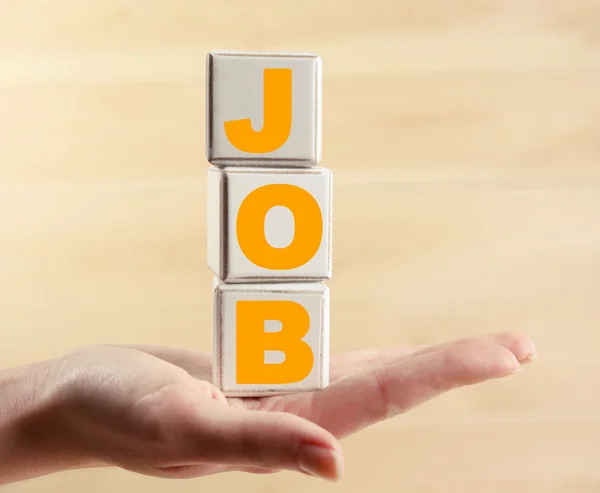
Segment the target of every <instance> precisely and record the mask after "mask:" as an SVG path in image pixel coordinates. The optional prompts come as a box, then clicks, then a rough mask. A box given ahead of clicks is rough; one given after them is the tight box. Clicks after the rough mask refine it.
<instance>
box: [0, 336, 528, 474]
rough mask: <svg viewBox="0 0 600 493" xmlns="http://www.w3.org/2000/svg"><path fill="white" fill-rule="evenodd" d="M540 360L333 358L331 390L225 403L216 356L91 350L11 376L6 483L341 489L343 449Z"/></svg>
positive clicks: (0, 447)
mask: <svg viewBox="0 0 600 493" xmlns="http://www.w3.org/2000/svg"><path fill="white" fill-rule="evenodd" d="M534 358H535V350H534V347H533V344H532V342H531V340H530V339H529V338H528V337H527V336H526V335H523V334H518V333H498V334H490V335H484V336H479V337H474V338H468V339H461V340H457V341H453V342H448V343H445V344H440V345H433V346H399V347H390V348H385V349H381V350H365V351H359V352H354V353H348V354H344V355H340V356H336V357H333V358H332V363H331V382H330V385H329V386H328V387H327V388H325V389H323V390H321V391H318V392H311V393H299V394H290V395H284V396H273V397H263V398H230V399H226V398H225V397H224V396H223V395H222V394H221V392H220V391H219V390H218V389H217V388H216V387H215V386H213V385H212V383H211V356H210V355H209V354H205V353H199V352H195V351H191V350H188V349H178V348H170V347H156V346H91V347H83V348H80V349H77V350H75V351H73V352H71V353H69V354H67V355H65V356H64V357H62V358H57V359H55V360H49V361H44V362H39V363H35V364H32V365H29V366H25V367H22V368H16V369H11V370H7V371H4V372H1V373H0V395H1V396H2V400H1V401H0V464H3V467H2V468H0V485H2V484H7V483H11V482H15V481H19V480H23V479H29V478H34V477H39V476H43V475H46V474H51V473H54V472H58V471H62V470H68V469H76V468H92V467H111V466H113V467H114V466H116V467H120V468H123V469H126V470H129V471H133V472H136V473H140V474H145V475H150V476H158V477H166V478H190V477H200V476H206V475H210V474H215V473H223V472H228V471H245V472H248V473H258V474H266V473H274V472H277V471H279V470H283V469H286V470H293V471H298V472H301V473H304V474H309V475H312V476H318V477H321V478H325V479H329V480H334V481H335V480H338V479H340V477H341V475H342V470H343V458H342V448H341V445H340V442H339V440H340V439H342V438H344V437H346V436H348V435H350V434H353V433H356V432H358V431H360V430H362V429H364V428H366V427H368V426H370V425H373V424H375V423H378V422H380V421H383V420H386V419H390V418H392V417H394V416H397V415H399V414H403V413H405V412H407V411H409V410H410V409H411V408H414V407H415V406H418V405H420V404H422V403H424V402H426V401H428V400H430V399H432V398H434V397H436V396H438V395H440V394H442V393H444V392H448V391H451V390H453V389H457V388H458V387H462V386H466V385H474V384H478V383H482V382H484V381H486V380H490V379H496V378H502V377H507V376H509V375H512V374H513V373H514V372H516V371H518V370H519V369H521V367H522V365H523V364H526V363H529V362H531V361H532V360H533V359H534Z"/></svg>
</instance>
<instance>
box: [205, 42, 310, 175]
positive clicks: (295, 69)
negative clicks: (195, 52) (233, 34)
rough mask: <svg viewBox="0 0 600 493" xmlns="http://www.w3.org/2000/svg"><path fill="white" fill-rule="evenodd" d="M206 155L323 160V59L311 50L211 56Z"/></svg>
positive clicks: (240, 160)
mask: <svg viewBox="0 0 600 493" xmlns="http://www.w3.org/2000/svg"><path fill="white" fill-rule="evenodd" d="M206 87H207V91H206V94H207V101H206V105H207V122H206V130H207V133H206V140H207V142H206V149H207V159H208V161H210V162H211V163H212V164H214V165H217V166H285V167H290V166H293V167H310V166H315V165H316V164H318V163H319V161H320V159H321V99H322V88H321V59H320V57H319V56H317V55H313V54H309V53H230V52H218V51H215V52H212V53H210V54H209V55H208V57H207V81H206Z"/></svg>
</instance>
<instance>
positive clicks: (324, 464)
mask: <svg viewBox="0 0 600 493" xmlns="http://www.w3.org/2000/svg"><path fill="white" fill-rule="evenodd" d="M188 436H189V437H190V438H191V439H192V441H193V442H194V444H193V447H192V450H193V454H194V455H195V457H194V458H193V459H194V460H196V461H199V462H203V463H218V464H223V465H230V466H238V467H239V466H243V467H258V468H269V469H288V470H295V471H299V472H303V473H306V474H309V475H312V476H318V477H321V478H324V479H328V480H331V481H336V480H338V479H339V478H340V476H341V473H342V468H343V458H342V451H341V447H340V444H339V442H338V441H337V439H336V438H335V437H334V436H333V435H332V434H331V433H329V432H328V431H326V430H325V429H323V428H321V427H320V426H318V425H316V424H314V423H312V422H310V421H308V420H306V419H303V418H300V417H298V416H295V415H292V414H288V413H283V412H265V411H249V410H245V409H236V408H231V407H225V406H223V405H220V404H218V403H216V402H214V403H213V405H211V406H208V408H206V407H205V408H204V409H203V412H202V416H201V418H200V419H199V420H198V421H196V424H195V425H194V430H192V432H191V433H190V434H189V435H188ZM192 450H190V452H191V451H192Z"/></svg>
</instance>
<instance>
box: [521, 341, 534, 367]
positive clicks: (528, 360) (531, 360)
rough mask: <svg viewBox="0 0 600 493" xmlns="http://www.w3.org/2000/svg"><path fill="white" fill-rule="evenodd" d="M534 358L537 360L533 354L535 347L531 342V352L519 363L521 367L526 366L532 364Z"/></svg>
mask: <svg viewBox="0 0 600 493" xmlns="http://www.w3.org/2000/svg"><path fill="white" fill-rule="evenodd" d="M536 358H537V354H536V352H535V346H534V345H533V342H532V343H531V352H530V353H529V356H527V357H526V358H524V359H523V360H522V361H520V363H521V364H522V365H526V364H528V363H532V362H533V361H534V360H535V359H536Z"/></svg>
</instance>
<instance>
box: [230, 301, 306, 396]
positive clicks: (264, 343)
mask: <svg viewBox="0 0 600 493" xmlns="http://www.w3.org/2000/svg"><path fill="white" fill-rule="evenodd" d="M266 320H279V321H280V322H281V330H280V331H279V332H265V321H266ZM309 328H310V316H309V315H308V312H307V311H306V308H304V307H303V306H302V305H300V304H299V303H296V302H294V301H238V302H237V303H236V341H237V342H236V355H237V362H236V373H237V374H236V381H237V383H238V384H250V385H252V384H254V385H256V384H273V385H275V384H290V383H296V382H300V381H302V380H304V379H305V378H306V377H307V376H308V375H309V374H310V372H311V370H312V367H313V363H314V355H313V351H312V349H311V347H310V346H309V345H308V344H307V343H306V342H304V341H303V340H302V338H303V337H304V336H305V335H306V333H307V332H308V329H309ZM265 351H281V352H283V353H284V354H285V361H284V362H283V363H279V364H266V363H265Z"/></svg>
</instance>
